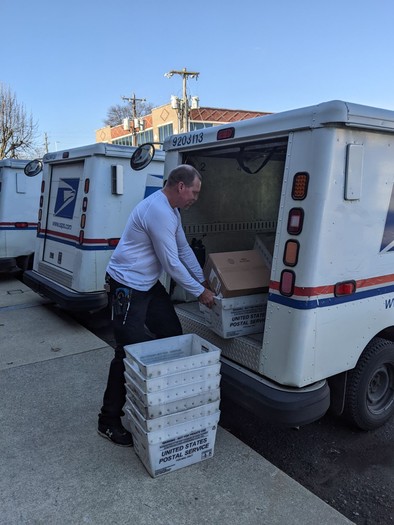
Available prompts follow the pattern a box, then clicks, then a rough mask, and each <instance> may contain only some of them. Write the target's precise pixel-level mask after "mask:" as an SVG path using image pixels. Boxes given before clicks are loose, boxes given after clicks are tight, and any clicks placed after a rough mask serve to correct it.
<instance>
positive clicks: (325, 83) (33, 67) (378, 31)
mask: <svg viewBox="0 0 394 525" xmlns="http://www.w3.org/2000/svg"><path fill="white" fill-rule="evenodd" d="M393 19H394V1H393V0H374V1H372V0H330V1H322V0H271V1H270V2H268V1H267V0H242V1H240V2H236V1H235V0H233V1H231V2H226V1H225V0H194V1H189V0H182V1H181V0H172V1H167V0H150V1H145V2H138V1H135V0H123V1H120V2H111V1H108V0H107V1H104V0H19V1H18V2H15V0H0V20H1V39H2V43H3V46H2V47H3V53H2V59H1V62H0V83H2V84H5V85H6V86H7V87H9V88H10V89H11V91H12V92H13V93H14V94H15V95H16V97H17V100H18V103H19V104H22V105H23V106H24V108H25V110H26V113H27V114H28V115H32V117H33V120H34V121H35V122H36V123H37V127H38V143H39V144H40V145H43V144H44V140H45V135H46V136H47V139H48V143H49V151H58V150H63V149H69V148H73V147H79V146H84V145H88V144H92V143H94V142H95V132H96V130H97V129H99V128H101V127H103V126H104V120H105V118H106V116H107V112H108V109H109V108H110V107H111V106H112V105H116V104H123V101H122V96H126V97H131V96H132V94H135V96H136V97H137V98H145V99H146V102H147V103H149V104H152V105H153V106H154V107H157V106H160V105H163V104H167V103H169V102H170V97H171V95H176V96H179V97H182V77H181V76H179V75H174V76H172V77H171V78H167V77H165V76H164V75H165V73H167V72H169V71H172V70H176V71H180V70H182V69H183V68H186V69H187V71H196V72H198V73H199V76H198V79H197V80H196V79H189V80H188V82H187V92H188V95H189V96H197V97H199V103H200V106H205V107H218V108H228V109H243V110H252V111H267V112H274V113H277V112H280V111H285V110H288V109H295V108H300V107H305V106H309V105H313V104H318V103H320V102H325V101H328V100H334V99H340V100H345V101H349V102H355V103H359V104H366V105H370V106H377V107H382V108H386V109H392V110H394V67H393V62H394V31H393V28H392V24H393Z"/></svg>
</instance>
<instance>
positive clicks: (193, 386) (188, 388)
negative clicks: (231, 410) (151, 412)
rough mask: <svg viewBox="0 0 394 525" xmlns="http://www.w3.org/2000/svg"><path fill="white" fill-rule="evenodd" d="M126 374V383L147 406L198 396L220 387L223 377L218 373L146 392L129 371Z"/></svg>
mask: <svg viewBox="0 0 394 525" xmlns="http://www.w3.org/2000/svg"><path fill="white" fill-rule="evenodd" d="M124 376H125V379H126V383H127V384H128V385H129V387H130V389H131V391H132V392H133V394H134V396H135V397H137V398H138V399H139V400H140V401H141V403H143V404H144V405H146V406H152V405H162V404H164V403H169V402H170V401H175V400H177V399H182V398H184V397H190V396H196V395H198V394H202V393H203V392H206V391H209V390H215V389H216V388H219V386H220V378H221V376H220V375H216V376H214V377H211V378H209V379H207V380H205V381H198V382H196V383H186V384H184V385H181V386H176V387H171V388H165V389H163V390H159V391H157V392H144V391H143V390H141V388H140V387H139V386H138V385H137V384H136V383H134V381H133V379H132V378H131V377H130V376H129V374H128V373H127V372H125V374H124Z"/></svg>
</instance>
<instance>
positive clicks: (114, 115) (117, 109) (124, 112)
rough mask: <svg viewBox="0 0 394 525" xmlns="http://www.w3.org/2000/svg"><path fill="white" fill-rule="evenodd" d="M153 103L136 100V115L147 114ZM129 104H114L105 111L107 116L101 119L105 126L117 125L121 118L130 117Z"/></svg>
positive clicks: (120, 122)
mask: <svg viewBox="0 0 394 525" xmlns="http://www.w3.org/2000/svg"><path fill="white" fill-rule="evenodd" d="M152 108H153V105H152V104H146V103H145V102H137V103H136V109H137V117H143V116H144V115H148V114H149V113H150V112H151V111H152ZM132 116H133V115H132V108H131V104H116V105H114V106H111V107H110V108H109V109H108V111H107V118H106V119H105V120H104V121H103V122H104V124H105V125H106V126H119V125H120V124H122V122H123V119H125V118H132Z"/></svg>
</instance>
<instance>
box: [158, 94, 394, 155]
mask: <svg viewBox="0 0 394 525" xmlns="http://www.w3.org/2000/svg"><path fill="white" fill-rule="evenodd" d="M332 125H337V126H347V127H357V128H368V129H376V130H380V131H383V130H385V131H387V132H389V133H393V132H394V111H390V110H387V109H381V108H376V107H371V106H364V105H361V104H354V103H351V102H344V101H341V100H331V101H329V102H322V103H321V104H316V105H314V106H308V107H304V108H299V109H292V110H289V111H283V112H280V113H272V114H269V115H265V116H260V117H255V118H251V119H247V120H242V121H238V122H233V123H231V124H224V125H221V126H214V127H211V128H204V129H199V130H196V131H194V132H191V133H184V134H182V136H185V135H186V136H189V135H198V134H199V133H200V134H201V132H203V134H204V140H202V141H191V142H192V144H198V147H204V145H207V144H208V143H212V142H216V141H217V138H216V137H217V133H218V131H219V130H220V129H225V128H229V127H233V128H235V129H236V133H235V136H234V138H233V139H229V140H223V143H231V142H232V141H233V140H234V139H235V140H237V139H240V138H246V137H254V138H256V137H258V136H260V137H262V136H264V135H268V134H272V133H276V134H278V133H286V132H290V131H293V130H299V129H313V128H320V127H325V126H332ZM178 137H179V136H178ZM183 147H184V148H185V149H187V148H190V141H188V140H185V141H183V142H182V140H181V138H179V139H178V140H177V141H175V140H174V136H172V137H168V138H167V139H166V140H165V143H164V150H165V151H167V150H171V149H183Z"/></svg>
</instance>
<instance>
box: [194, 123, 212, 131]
mask: <svg viewBox="0 0 394 525" xmlns="http://www.w3.org/2000/svg"><path fill="white" fill-rule="evenodd" d="M212 126H213V124H211V123H210V122H190V131H195V130H196V129H202V128H212Z"/></svg>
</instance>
